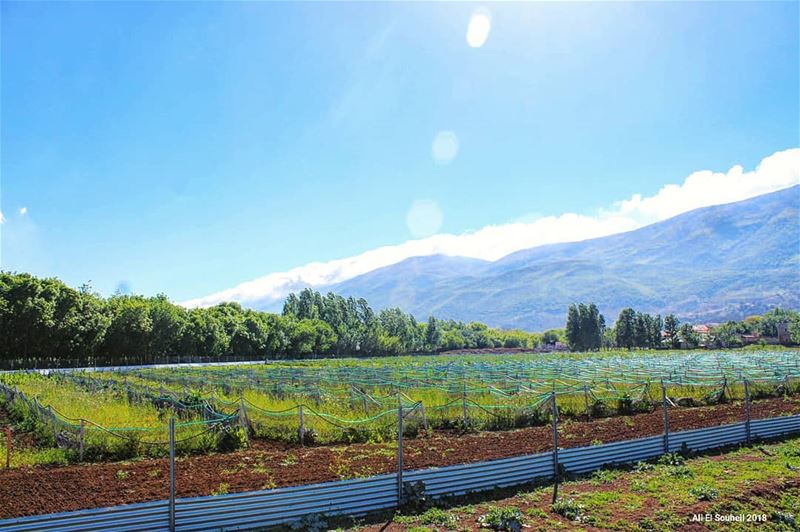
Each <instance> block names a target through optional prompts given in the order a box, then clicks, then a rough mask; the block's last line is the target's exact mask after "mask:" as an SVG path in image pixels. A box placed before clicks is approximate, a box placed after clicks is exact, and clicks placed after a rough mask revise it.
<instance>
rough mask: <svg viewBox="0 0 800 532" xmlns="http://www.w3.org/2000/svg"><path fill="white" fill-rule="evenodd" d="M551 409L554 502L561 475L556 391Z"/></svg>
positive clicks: (551, 398)
mask: <svg viewBox="0 0 800 532" xmlns="http://www.w3.org/2000/svg"><path fill="white" fill-rule="evenodd" d="M550 410H551V411H552V414H553V503H555V502H556V500H558V480H559V477H560V471H559V465H558V405H557V404H556V392H551V395H550Z"/></svg>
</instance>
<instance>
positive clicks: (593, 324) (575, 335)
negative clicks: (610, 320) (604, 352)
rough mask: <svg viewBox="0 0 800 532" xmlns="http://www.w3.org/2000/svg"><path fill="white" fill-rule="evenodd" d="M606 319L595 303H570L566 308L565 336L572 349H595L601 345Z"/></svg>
mask: <svg viewBox="0 0 800 532" xmlns="http://www.w3.org/2000/svg"><path fill="white" fill-rule="evenodd" d="M605 328H606V319H605V318H604V317H603V315H602V314H600V311H599V310H598V309H597V305H595V304H594V303H590V304H588V305H585V304H583V303H581V304H579V305H570V306H569V309H568V310H567V326H566V333H565V334H566V337H567V344H568V345H569V348H570V349H571V350H572V351H596V350H598V349H600V348H601V347H602V345H603V335H604V333H605Z"/></svg>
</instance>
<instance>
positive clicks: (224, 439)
mask: <svg viewBox="0 0 800 532" xmlns="http://www.w3.org/2000/svg"><path fill="white" fill-rule="evenodd" d="M245 447H247V433H245V431H244V429H243V428H242V427H225V428H224V429H222V430H221V431H220V433H219V437H218V438H217V450H218V451H220V452H222V453H226V452H230V451H235V450H236V449H243V448H245Z"/></svg>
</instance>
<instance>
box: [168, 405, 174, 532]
mask: <svg viewBox="0 0 800 532" xmlns="http://www.w3.org/2000/svg"><path fill="white" fill-rule="evenodd" d="M169 530H170V532H175V418H174V417H171V418H169Z"/></svg>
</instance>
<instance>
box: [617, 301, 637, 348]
mask: <svg viewBox="0 0 800 532" xmlns="http://www.w3.org/2000/svg"><path fill="white" fill-rule="evenodd" d="M636 321H637V319H636V312H635V311H634V310H633V309H632V308H625V309H622V310H621V311H620V313H619V317H618V318H617V322H616V323H615V324H614V340H615V342H616V344H617V346H618V347H624V348H626V349H632V348H633V347H635V346H636Z"/></svg>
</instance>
